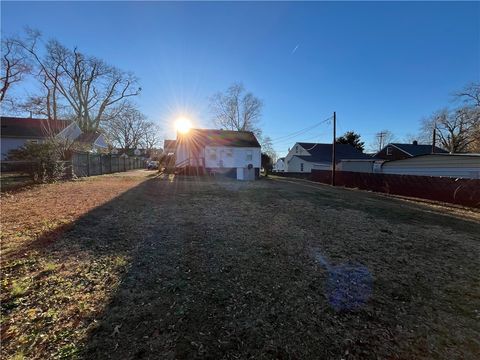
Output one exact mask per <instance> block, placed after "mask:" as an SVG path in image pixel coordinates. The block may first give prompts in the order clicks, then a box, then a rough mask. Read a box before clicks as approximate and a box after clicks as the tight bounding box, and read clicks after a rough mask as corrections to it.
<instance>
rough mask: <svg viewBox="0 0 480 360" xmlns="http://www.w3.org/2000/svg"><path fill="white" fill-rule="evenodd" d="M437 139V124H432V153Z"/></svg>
mask: <svg viewBox="0 0 480 360" xmlns="http://www.w3.org/2000/svg"><path fill="white" fill-rule="evenodd" d="M436 141H437V125H434V126H433V131H432V154H434V153H435V142H436Z"/></svg>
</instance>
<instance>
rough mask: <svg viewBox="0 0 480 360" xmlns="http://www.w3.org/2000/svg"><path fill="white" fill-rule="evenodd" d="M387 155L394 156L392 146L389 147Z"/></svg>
mask: <svg viewBox="0 0 480 360" xmlns="http://www.w3.org/2000/svg"><path fill="white" fill-rule="evenodd" d="M387 155H389V156H390V155H392V148H391V147H390V146H387Z"/></svg>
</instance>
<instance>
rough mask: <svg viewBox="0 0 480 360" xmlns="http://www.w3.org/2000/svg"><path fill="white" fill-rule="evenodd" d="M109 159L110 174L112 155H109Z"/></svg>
mask: <svg viewBox="0 0 480 360" xmlns="http://www.w3.org/2000/svg"><path fill="white" fill-rule="evenodd" d="M108 158H109V162H108V163H109V164H110V173H112V154H109V155H108Z"/></svg>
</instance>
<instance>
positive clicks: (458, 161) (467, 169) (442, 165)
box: [382, 155, 480, 179]
mask: <svg viewBox="0 0 480 360" xmlns="http://www.w3.org/2000/svg"><path fill="white" fill-rule="evenodd" d="M382 173H384V174H400V175H420V176H447V177H461V178H471V179H480V155H478V156H468V155H425V156H417V157H413V158H410V159H404V160H396V161H387V162H385V163H384V164H383V165H382Z"/></svg>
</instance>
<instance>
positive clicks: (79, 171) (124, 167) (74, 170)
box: [2, 152, 145, 177]
mask: <svg viewBox="0 0 480 360" xmlns="http://www.w3.org/2000/svg"><path fill="white" fill-rule="evenodd" d="M61 163H63V165H64V167H65V169H67V174H66V176H67V177H72V176H77V177H84V176H94V175H103V174H111V173H116V172H121V171H128V170H133V169H142V168H144V167H145V160H144V159H143V158H140V157H123V156H118V155H103V154H90V153H86V152H85V153H83V152H73V153H72V155H71V158H70V160H68V161H61ZM36 166H38V163H37V162H35V161H2V173H25V174H29V173H31V172H32V171H33V169H34V168H35V167H36Z"/></svg>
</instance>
